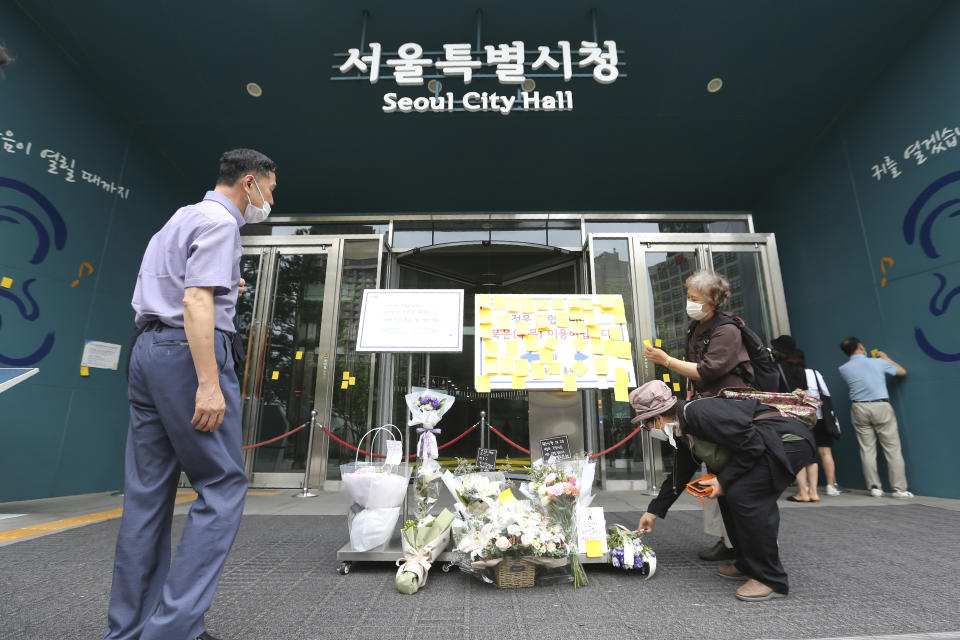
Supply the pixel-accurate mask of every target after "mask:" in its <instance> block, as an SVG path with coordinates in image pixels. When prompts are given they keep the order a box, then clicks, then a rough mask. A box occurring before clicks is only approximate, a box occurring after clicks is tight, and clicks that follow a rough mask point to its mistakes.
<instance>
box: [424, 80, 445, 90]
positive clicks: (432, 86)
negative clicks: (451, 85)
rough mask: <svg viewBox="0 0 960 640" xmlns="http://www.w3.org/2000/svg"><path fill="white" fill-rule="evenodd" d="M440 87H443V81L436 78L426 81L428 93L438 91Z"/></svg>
mask: <svg viewBox="0 0 960 640" xmlns="http://www.w3.org/2000/svg"><path fill="white" fill-rule="evenodd" d="M441 89H443V83H442V82H440V81H439V80H437V79H436V78H434V79H433V80H431V81H430V82H428V83H427V91H429V92H430V93H440V90H441Z"/></svg>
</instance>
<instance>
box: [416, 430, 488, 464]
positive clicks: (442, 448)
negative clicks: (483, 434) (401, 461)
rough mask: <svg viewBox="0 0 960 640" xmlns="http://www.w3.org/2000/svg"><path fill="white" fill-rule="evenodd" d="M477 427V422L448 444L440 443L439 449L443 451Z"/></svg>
mask: <svg viewBox="0 0 960 640" xmlns="http://www.w3.org/2000/svg"><path fill="white" fill-rule="evenodd" d="M477 424H480V423H479V422H478V423H477ZM476 428H477V425H476V424H475V425H473V426H472V427H470V428H469V429H467V430H466V431H464V432H463V433H461V434H460V435H458V436H457V437H456V438H454V439H453V440H451V441H450V442H448V443H447V444H442V445H440V446H439V447H437V451H443V450H444V449H446V448H447V447H449V446H450V445H452V444H453V443H454V442H456V441H457V440H459V439H460V438H462V437H463V436H465V435H467V434H468V433H470V432H471V431H473V430H474V429H476ZM413 455H414V456H416V455H417V454H413Z"/></svg>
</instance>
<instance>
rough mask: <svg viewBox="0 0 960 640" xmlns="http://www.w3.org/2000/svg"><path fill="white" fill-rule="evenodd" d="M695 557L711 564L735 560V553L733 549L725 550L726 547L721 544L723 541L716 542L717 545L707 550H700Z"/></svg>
mask: <svg viewBox="0 0 960 640" xmlns="http://www.w3.org/2000/svg"><path fill="white" fill-rule="evenodd" d="M697 555H698V556H699V557H700V559H701V560H708V561H711V562H712V561H716V560H736V559H737V554H736V552H735V551H734V550H733V549H727V547H726V546H724V544H723V540H717V544H715V545H713V546H712V547H710V548H708V549H702V550H701V551H700V553H698V554H697Z"/></svg>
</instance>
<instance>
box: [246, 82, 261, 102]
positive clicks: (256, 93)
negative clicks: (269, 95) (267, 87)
mask: <svg viewBox="0 0 960 640" xmlns="http://www.w3.org/2000/svg"><path fill="white" fill-rule="evenodd" d="M247 93H249V94H250V95H251V96H253V97H254V98H259V97H260V96H262V95H263V88H261V87H260V85H258V84H257V83H256V82H248V83H247Z"/></svg>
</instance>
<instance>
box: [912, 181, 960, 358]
mask: <svg viewBox="0 0 960 640" xmlns="http://www.w3.org/2000/svg"><path fill="white" fill-rule="evenodd" d="M949 196H960V171H954V172H953V173H948V174H947V175H945V176H942V177H940V178H937V179H936V180H934V181H933V182H932V183H930V185H928V186H927V188H926V189H924V190H923V191H921V192H920V195H918V196H917V198H916V199H915V200H914V201H913V204H911V205H910V208H909V209H908V210H907V215H906V217H905V218H904V221H903V238H904V240H906V241H907V244H908V245H912V244H914V242H917V243H919V245H920V248H921V250H922V251H923V253H924V255H926V256H927V257H928V258H931V259H936V258H939V257H940V252H939V251H938V250H937V247H936V246H935V244H934V237H935V235H934V233H933V225H934V223H935V222H936V221H937V219H938V218H939V217H940V216H941V214H943V213H944V212H946V211H947V210H948V209H951V208H952V210H951V211H950V213H949V215H948V217H950V218H954V217H957V216H960V197H954V198H950V197H949ZM928 204H929V205H930V206H929V211H927V209H928V207H927V205H928ZM921 215H925V216H926V217H924V218H923V220H922V221H921ZM932 275H933V277H934V278H935V279H936V280H937V282H938V286H937V289H936V292H935V293H934V294H933V297H932V298H931V299H930V307H929V312H930V315H931V316H933V317H938V316H942V315H944V314H945V313H946V312H947V310H948V309H949V307H950V303H951V302H953V299H954V297H956V296H957V294H960V287H954V288H952V289H950V291H949V292H947V293H946V295H944V291H946V289H947V277H946V276H945V275H943V274H942V273H939V272H936V271H935V272H933V274H932ZM913 334H914V338H915V339H916V341H917V346H919V347H920V350H921V351H923V352H924V353H925V354H926V355H927V356H928V357H930V358H932V359H934V360H937V361H939V362H960V351H957V352H950V351H944V350H943V349H941V348H939V347H937V346H934V345H933V344H932V343H931V342H930V340H929V339H928V338H927V335H926V333H924V331H923V329H922V328H921V327H919V326H917V327H914V329H913ZM957 348H960V345H958V347H957Z"/></svg>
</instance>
